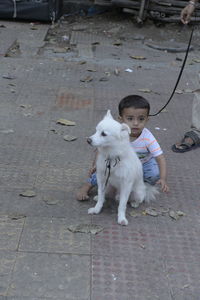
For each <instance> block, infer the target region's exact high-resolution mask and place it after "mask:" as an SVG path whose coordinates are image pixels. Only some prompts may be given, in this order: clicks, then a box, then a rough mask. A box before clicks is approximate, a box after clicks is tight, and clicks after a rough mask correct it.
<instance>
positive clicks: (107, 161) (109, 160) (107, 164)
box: [104, 156, 120, 188]
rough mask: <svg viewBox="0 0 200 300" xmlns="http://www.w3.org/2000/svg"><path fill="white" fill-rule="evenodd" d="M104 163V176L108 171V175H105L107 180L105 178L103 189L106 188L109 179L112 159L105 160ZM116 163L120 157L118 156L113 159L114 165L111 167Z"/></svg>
mask: <svg viewBox="0 0 200 300" xmlns="http://www.w3.org/2000/svg"><path fill="white" fill-rule="evenodd" d="M105 162H106V168H105V174H104V175H105V176H106V173H107V170H108V175H107V178H106V182H105V187H104V188H106V186H107V184H108V180H109V178H110V170H111V162H112V159H111V158H107V159H106V160H105ZM118 162H120V157H119V156H117V157H116V158H115V163H114V165H113V168H114V167H115V166H116V165H117V163H118Z"/></svg>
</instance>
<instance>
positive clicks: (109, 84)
mask: <svg viewBox="0 0 200 300" xmlns="http://www.w3.org/2000/svg"><path fill="white" fill-rule="evenodd" d="M0 24H1V25H4V27H1V28H0V89H1V94H0V136H1V147H0V189H1V197H0V300H5V299H6V300H26V299H28V300H50V299H51V300H53V299H57V300H89V299H90V300H107V299H109V300H118V299H120V300H148V299H150V300H154V299H160V300H199V299H200V296H199V292H200V288H199V282H200V275H199V268H200V259H199V247H200V241H199V233H200V221H199V208H200V204H199V200H200V199H199V184H200V171H199V160H198V153H199V152H198V151H199V150H198V149H197V150H194V151H191V152H188V153H184V154H175V153H173V152H172V151H171V149H170V148H171V145H172V144H173V143H174V142H176V141H178V140H180V139H181V138H182V135H183V133H184V132H185V131H186V130H188V129H189V126H190V120H191V109H192V106H191V105H192V99H193V94H192V90H194V89H196V88H198V82H197V76H196V75H197V72H198V70H199V60H200V53H199V46H198V45H199V36H198V31H197V32H196V33H195V36H194V39H193V47H194V50H193V51H191V52H190V54H189V58H188V63H187V65H186V68H185V71H184V73H183V77H182V79H181V82H180V84H179V86H178V91H177V93H176V94H175V96H174V98H173V101H172V102H171V103H170V105H169V106H168V107H167V109H166V110H165V111H164V112H163V113H161V114H160V115H159V116H157V117H152V118H151V119H150V121H149V128H150V129H151V130H152V132H153V133H154V134H155V136H156V137H157V138H158V140H159V141H160V144H161V146H162V148H163V150H164V152H165V155H166V159H167V165H168V183H169V185H170V189H171V191H170V194H169V195H163V194H160V196H159V199H158V201H157V202H155V203H152V204H150V205H147V204H145V205H142V206H141V207H140V208H138V209H137V210H134V211H133V209H132V208H130V207H128V210H127V216H128V220H129V225H128V226H127V227H122V226H119V225H118V224H117V222H116V208H117V207H116V205H115V204H113V203H108V204H107V205H106V207H105V208H104V210H103V211H102V213H101V214H100V215H97V216H89V215H88V214H87V209H88V208H89V207H91V206H93V205H94V202H93V200H92V198H91V199H90V200H89V201H85V202H78V201H76V199H75V192H76V190H77V189H78V187H80V185H81V184H82V183H83V182H84V180H85V178H86V176H87V170H88V168H89V165H90V162H91V158H92V156H93V151H92V149H91V148H90V147H89V146H88V145H87V143H86V139H85V138H86V136H89V135H90V134H91V133H93V132H94V130H95V126H96V124H97V122H98V121H99V120H100V119H101V118H102V116H103V115H104V113H105V111H106V110H107V109H109V108H110V109H111V110H112V112H113V114H114V115H115V116H116V117H117V104H118V102H119V101H120V99H121V98H122V97H123V96H126V95H128V94H130V93H135V94H136V93H138V94H141V95H144V96H145V97H146V98H147V99H149V101H150V103H151V108H152V111H151V112H152V113H153V112H155V111H157V110H158V109H159V108H160V107H161V106H162V105H163V104H164V103H165V102H166V100H167V99H168V97H169V95H170V93H171V91H172V89H173V87H174V84H175V81H176V79H177V76H178V73H179V70H180V66H181V61H180V60H181V59H183V57H184V53H170V52H167V51H159V50H155V49H152V48H150V47H148V45H147V44H154V45H165V46H166V47H167V48H169V49H170V48H177V49H178V48H179V49H180V48H183V47H185V46H186V41H187V40H188V38H189V32H188V31H184V32H183V31H180V28H179V27H178V26H171V25H168V26H166V27H164V28H157V27H155V26H154V25H153V24H151V23H149V24H146V25H145V26H144V27H143V28H137V27H136V26H135V25H134V24H133V23H132V22H131V21H130V19H128V18H127V19H125V18H124V17H122V16H119V15H115V14H112V13H109V14H105V15H101V16H96V17H93V18H88V19H84V18H78V17H77V18H74V17H70V18H69V19H65V20H63V22H62V23H61V24H60V26H58V27H55V28H50V25H47V24H29V23H23V22H21V23H20V22H9V21H8V22H7V21H1V22H0ZM16 42H17V45H18V47H16ZM139 57H140V58H141V57H143V59H139ZM127 69H130V70H129V71H127ZM60 118H63V119H67V120H71V121H74V122H76V125H75V126H63V125H60V124H58V123H57V121H58V119H60ZM65 135H72V136H75V137H77V139H76V140H75V141H71V142H67V141H65V140H64V136H65ZM27 190H29V191H32V192H34V195H33V196H32V197H27V196H22V195H21V194H22V193H24V192H25V194H26V191H27ZM148 207H153V208H154V209H155V211H156V212H158V215H157V216H156V217H153V216H151V215H148V214H147V213H146V212H145V210H146V209H147V208H148ZM172 211H174V212H177V211H181V212H183V216H177V215H175V218H176V217H177V219H174V218H173V215H172ZM170 214H171V217H170ZM179 214H181V213H180V212H179ZM80 223H84V224H97V225H101V226H102V227H103V228H104V229H103V231H101V232H100V233H98V234H97V235H92V234H85V233H72V232H70V231H69V230H68V227H69V226H70V225H75V224H80Z"/></svg>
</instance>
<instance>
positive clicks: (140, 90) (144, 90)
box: [138, 88, 152, 93]
mask: <svg viewBox="0 0 200 300" xmlns="http://www.w3.org/2000/svg"><path fill="white" fill-rule="evenodd" d="M138 91H139V92H143V93H151V92H152V90H150V89H146V88H144V89H138Z"/></svg>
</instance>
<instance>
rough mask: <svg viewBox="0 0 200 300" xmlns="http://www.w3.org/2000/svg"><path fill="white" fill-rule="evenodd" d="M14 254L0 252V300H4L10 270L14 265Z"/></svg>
mask: <svg viewBox="0 0 200 300" xmlns="http://www.w3.org/2000/svg"><path fill="white" fill-rule="evenodd" d="M15 260H16V254H15V253H13V252H10V251H0V278H1V280H0V299H2V300H4V299H6V297H5V298H4V297H3V296H4V295H6V292H7V289H8V286H9V282H10V278H11V274H12V270H13V268H14V265H15Z"/></svg>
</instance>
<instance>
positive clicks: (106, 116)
mask: <svg viewBox="0 0 200 300" xmlns="http://www.w3.org/2000/svg"><path fill="white" fill-rule="evenodd" d="M104 118H110V119H113V117H112V115H111V112H110V109H108V110H107V113H106V115H105V117H104Z"/></svg>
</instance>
